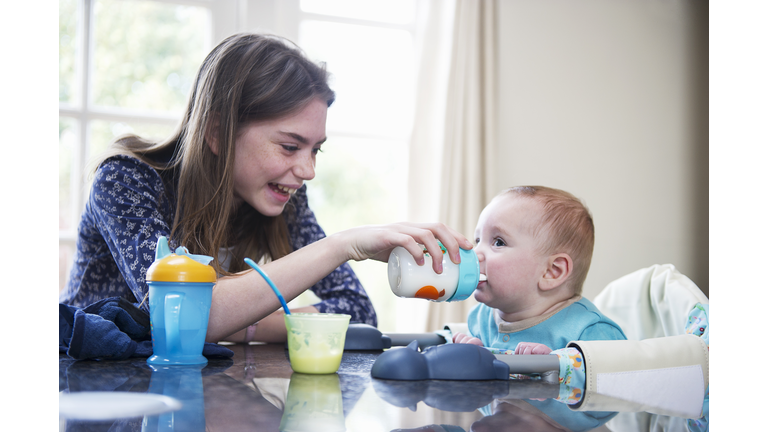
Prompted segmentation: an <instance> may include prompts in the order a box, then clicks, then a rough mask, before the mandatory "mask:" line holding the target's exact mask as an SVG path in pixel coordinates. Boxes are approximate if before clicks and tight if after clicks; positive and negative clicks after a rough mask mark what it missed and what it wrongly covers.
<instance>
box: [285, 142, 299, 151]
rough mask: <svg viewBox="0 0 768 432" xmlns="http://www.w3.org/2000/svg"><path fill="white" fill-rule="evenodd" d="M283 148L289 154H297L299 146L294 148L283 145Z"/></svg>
mask: <svg viewBox="0 0 768 432" xmlns="http://www.w3.org/2000/svg"><path fill="white" fill-rule="evenodd" d="M281 145H282V146H283V150H286V151H289V152H295V151H296V150H298V149H299V148H298V147H297V146H292V145H288V144H281Z"/></svg>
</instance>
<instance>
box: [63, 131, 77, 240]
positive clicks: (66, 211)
mask: <svg viewBox="0 0 768 432" xmlns="http://www.w3.org/2000/svg"><path fill="white" fill-rule="evenodd" d="M77 145H78V142H77V121H76V120H74V119H71V118H67V117H60V118H59V229H60V230H68V229H73V228H74V226H75V225H74V223H73V221H72V218H73V216H74V213H73V212H74V210H73V208H72V202H71V201H72V192H71V190H72V162H73V160H74V156H75V149H76V148H77Z"/></svg>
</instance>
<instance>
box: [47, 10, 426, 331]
mask: <svg viewBox="0 0 768 432" xmlns="http://www.w3.org/2000/svg"><path fill="white" fill-rule="evenodd" d="M417 12H418V8H417V0H396V1H395V0H377V1H366V2H360V1H355V0H336V1H329V0H280V1H277V0H275V1H272V2H264V1H258V2H257V1H252V0H239V1H235V0H229V1H208V0H189V1H184V0H154V1H152V0H132V1H128V0H60V1H59V44H60V50H59V53H60V54H59V65H60V72H59V80H60V82H59V106H60V108H59V150H60V151H59V155H60V156H59V192H60V194H59V196H60V198H59V233H60V234H59V245H60V252H59V256H60V266H59V273H60V288H61V287H63V286H64V284H65V283H66V279H67V277H68V274H69V268H70V267H71V262H72V258H73V257H74V249H75V239H76V230H77V224H78V221H79V216H80V213H81V212H82V209H83V208H84V200H85V199H86V198H87V194H88V183H89V179H88V174H89V172H88V168H90V166H89V163H90V162H91V161H92V160H93V158H94V157H96V156H97V155H98V154H99V152H101V151H102V150H103V149H104V148H105V147H106V145H107V144H108V143H109V142H110V141H111V140H112V139H114V138H115V137H117V136H119V135H121V134H123V133H126V132H133V133H137V134H139V135H142V136H145V137H148V138H161V137H164V136H166V135H167V134H169V133H170V132H171V131H172V129H173V128H174V127H175V125H176V123H177V121H178V119H179V118H180V117H181V113H182V111H183V107H184V105H185V103H186V100H187V97H188V92H189V89H190V85H191V81H192V79H193V78H194V76H195V73H196V71H197V68H198V67H199V65H200V63H201V62H202V60H203V59H204V57H205V55H206V54H207V53H208V52H209V51H210V49H211V48H212V47H213V46H214V45H215V44H216V43H218V41H219V40H221V39H223V38H224V37H225V36H227V35H229V34H232V33H235V32H236V31H240V30H263V31H267V32H272V33H276V34H280V35H283V36H286V37H288V38H289V39H292V40H294V41H295V42H296V43H297V44H298V45H299V46H300V47H302V48H303V49H304V50H305V52H306V53H307V55H308V56H309V57H310V58H311V59H313V60H315V61H322V62H325V63H326V66H327V69H328V70H329V72H330V73H331V75H332V78H331V79H332V81H331V87H332V88H333V89H334V90H335V91H336V95H337V98H336V102H335V103H334V105H333V106H332V107H331V109H330V110H329V111H328V123H327V133H328V141H327V142H326V144H325V145H324V146H323V153H321V154H320V155H319V156H318V162H317V170H316V172H317V176H316V178H315V179H314V180H312V181H311V182H310V183H309V188H308V190H309V198H310V205H311V207H312V209H313V210H314V211H315V214H316V215H317V218H318V220H319V222H320V224H321V226H322V227H323V229H324V230H325V231H326V233H328V234H332V233H334V232H336V231H339V230H342V229H345V228H351V227H354V226H358V225H363V224H379V223H391V222H397V221H401V220H404V219H405V217H406V214H405V205H406V204H405V203H406V193H407V187H406V176H407V166H408V165H407V164H408V160H407V157H408V156H407V155H408V151H407V145H408V139H409V135H410V130H411V122H412V117H413V107H414V102H415V101H414V100H413V97H414V96H413V95H414V87H415V80H416V52H415V51H416V50H415V46H416V43H415V41H416V36H417V23H418V19H417ZM351 265H352V266H353V268H354V269H355V271H356V272H357V274H358V276H359V277H360V279H361V280H362V281H363V284H364V285H365V287H366V289H367V291H368V293H369V294H370V295H371V297H372V299H373V302H374V306H375V307H376V310H377V312H378V315H379V323H380V327H381V328H382V329H384V330H388V331H392V330H394V329H395V327H396V326H395V321H396V320H395V313H394V302H395V301H396V297H395V296H394V295H393V294H392V293H391V291H390V289H389V286H388V284H387V278H386V264H385V263H378V262H360V263H357V262H353V263H351ZM310 297H311V296H310ZM305 301H311V298H310V299H305Z"/></svg>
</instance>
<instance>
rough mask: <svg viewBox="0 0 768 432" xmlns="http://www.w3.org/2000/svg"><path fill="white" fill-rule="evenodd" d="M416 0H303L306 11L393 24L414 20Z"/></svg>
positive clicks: (302, 6)
mask: <svg viewBox="0 0 768 432" xmlns="http://www.w3.org/2000/svg"><path fill="white" fill-rule="evenodd" d="M415 9H416V3H415V2H414V0H366V1H360V0H301V10H302V11H304V12H310V13H316V14H323V15H335V16H340V17H345V18H355V19H363V20H370V21H379V22H387V23H393V24H409V23H411V22H413V20H414V15H415Z"/></svg>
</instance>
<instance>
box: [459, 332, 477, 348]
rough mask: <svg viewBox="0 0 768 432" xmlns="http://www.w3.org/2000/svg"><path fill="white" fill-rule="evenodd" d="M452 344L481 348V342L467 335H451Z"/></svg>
mask: <svg viewBox="0 0 768 432" xmlns="http://www.w3.org/2000/svg"><path fill="white" fill-rule="evenodd" d="M453 343H463V344H470V345H477V346H483V342H482V341H481V340H480V339H478V338H476V337H472V336H469V335H465V334H464V333H456V334H455V335H453Z"/></svg>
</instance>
